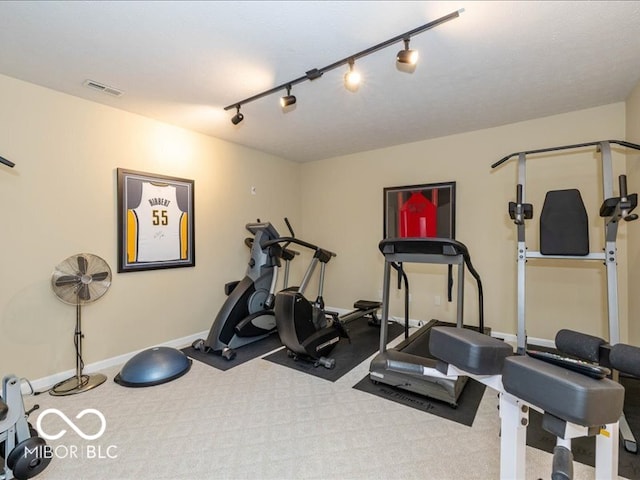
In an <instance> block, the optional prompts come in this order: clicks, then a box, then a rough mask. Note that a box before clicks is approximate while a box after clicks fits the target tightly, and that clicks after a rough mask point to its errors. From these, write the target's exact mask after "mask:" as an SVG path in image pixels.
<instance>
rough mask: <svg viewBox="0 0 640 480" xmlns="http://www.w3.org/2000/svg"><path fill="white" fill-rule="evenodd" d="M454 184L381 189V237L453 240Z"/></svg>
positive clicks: (444, 183)
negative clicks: (382, 197) (382, 212)
mask: <svg viewBox="0 0 640 480" xmlns="http://www.w3.org/2000/svg"><path fill="white" fill-rule="evenodd" d="M455 215H456V182H443V183H426V184H422V185H406V186H402V187H387V188H385V189H384V218H383V223H384V232H383V234H384V237H383V238H409V237H411V238H415V237H419V238H424V237H439V238H451V239H454V238H455V225H456V217H455Z"/></svg>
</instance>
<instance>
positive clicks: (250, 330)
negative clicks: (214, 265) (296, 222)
mask: <svg viewBox="0 0 640 480" xmlns="http://www.w3.org/2000/svg"><path fill="white" fill-rule="evenodd" d="M285 222H286V224H287V226H288V227H289V229H291V227H290V225H289V221H288V220H287V219H286V218H285ZM246 229H247V230H248V231H249V232H251V233H252V234H253V238H246V239H245V244H246V245H247V246H248V247H249V248H250V249H251V258H250V260H249V265H248V267H247V271H246V274H245V277H244V278H243V279H242V280H239V281H235V282H230V283H227V284H226V285H225V293H226V294H227V299H226V300H225V302H224V304H223V305H222V307H221V308H220V311H219V312H218V314H217V316H216V318H215V320H214V321H213V325H211V329H210V331H209V336H208V337H207V339H206V340H204V339H198V340H196V341H194V342H193V344H192V346H193V348H195V349H196V350H199V351H201V352H210V353H214V354H217V355H221V356H222V357H223V358H225V359H226V360H233V359H234V358H235V356H236V352H235V349H237V348H239V347H242V346H244V345H247V344H250V343H253V342H257V341H259V340H262V339H263V338H266V337H267V336H269V335H270V334H272V333H274V332H275V329H276V320H275V316H274V312H273V302H274V298H275V295H274V294H275V290H276V284H277V281H278V269H279V267H280V265H281V263H280V260H281V259H282V260H284V261H285V273H284V282H285V286H286V283H287V281H288V277H289V264H290V261H291V260H292V259H293V258H294V257H295V255H296V254H297V252H294V251H292V250H287V249H286V247H283V246H281V245H280V244H279V243H278V242H277V241H276V242H274V240H277V239H279V238H280V235H279V234H278V231H277V230H276V229H275V228H274V227H273V225H272V224H271V223H269V222H260V220H259V219H258V221H257V222H256V223H248V224H247V225H246Z"/></svg>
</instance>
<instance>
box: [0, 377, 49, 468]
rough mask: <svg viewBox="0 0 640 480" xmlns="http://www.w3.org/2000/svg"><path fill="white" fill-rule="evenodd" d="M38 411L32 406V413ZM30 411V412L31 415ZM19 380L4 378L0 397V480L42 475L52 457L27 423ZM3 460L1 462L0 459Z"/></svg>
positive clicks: (45, 445) (41, 439) (16, 378)
mask: <svg viewBox="0 0 640 480" xmlns="http://www.w3.org/2000/svg"><path fill="white" fill-rule="evenodd" d="M36 408H38V407H37V406H35V407H34V408H33V410H35V409H36ZM33 410H32V411H33ZM29 413H31V412H25V411H24V403H23V401H22V392H21V390H20V380H19V379H18V377H16V376H15V375H7V376H6V377H4V379H3V381H2V397H0V479H2V480H11V479H12V478H17V479H18V480H24V479H27V478H32V477H35V476H36V475H38V474H39V473H40V472H42V471H43V470H44V469H45V468H47V465H49V462H51V457H52V455H50V454H48V453H50V450H48V449H47V444H46V442H45V441H44V439H43V438H41V437H39V436H38V434H37V432H36V431H35V430H34V429H32V428H31V425H29V423H28V422H27V417H28V415H29ZM3 458H4V459H3Z"/></svg>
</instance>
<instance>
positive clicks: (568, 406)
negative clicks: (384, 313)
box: [429, 327, 624, 427]
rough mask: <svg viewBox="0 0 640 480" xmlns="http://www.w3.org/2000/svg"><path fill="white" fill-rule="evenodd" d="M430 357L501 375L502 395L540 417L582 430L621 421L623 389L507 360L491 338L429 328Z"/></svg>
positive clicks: (507, 350)
mask: <svg viewBox="0 0 640 480" xmlns="http://www.w3.org/2000/svg"><path fill="white" fill-rule="evenodd" d="M429 350H430V352H431V353H432V354H433V356H434V357H436V358H438V359H440V360H441V361H443V362H445V363H449V364H451V365H453V366H455V367H457V368H459V369H461V370H464V371H466V372H469V373H471V374H474V375H502V385H503V387H504V389H505V391H506V392H508V393H510V394H511V395H513V396H515V397H517V398H519V399H521V400H523V401H524V402H527V403H530V404H531V405H534V406H536V407H538V408H540V409H541V410H544V411H545V412H546V413H549V414H551V415H553V416H555V417H558V418H560V419H562V420H565V421H567V422H571V423H574V424H577V425H581V426H584V427H592V426H600V425H606V424H609V423H615V422H617V421H618V420H619V418H620V416H621V415H622V406H623V403H624V387H622V385H620V384H619V383H617V382H614V381H612V380H609V379H608V378H604V379H601V380H597V379H594V378H591V377H588V376H586V375H583V374H581V373H577V372H573V371H571V370H568V369H566V368H562V367H559V366H556V365H551V364H550V363H547V362H543V361H542V360H538V359H535V358H531V357H527V356H523V355H513V349H512V348H511V347H510V346H509V345H508V344H506V343H504V342H503V341H501V340H498V339H497V338H492V337H490V336H488V335H483V334H481V333H479V332H476V331H474V330H469V329H466V328H455V327H434V328H433V329H432V332H431V339H430V342H429Z"/></svg>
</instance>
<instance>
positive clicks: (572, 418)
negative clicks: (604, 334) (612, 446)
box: [502, 356, 624, 427]
mask: <svg viewBox="0 0 640 480" xmlns="http://www.w3.org/2000/svg"><path fill="white" fill-rule="evenodd" d="M502 384H503V386H504V389H505V390H506V391H507V392H509V393H510V394H512V395H514V396H516V397H518V398H521V399H522V400H524V401H525V402H528V403H531V404H533V405H535V406H537V407H539V408H541V409H543V410H544V411H545V412H547V413H550V414H551V415H554V416H556V417H558V418H561V419H563V420H566V421H568V422H571V423H575V424H577V425H582V426H584V427H591V426H598V425H606V424H608V423H615V422H617V421H618V420H619V419H620V416H621V415H622V406H623V403H624V387H623V386H622V385H620V384H619V383H617V382H614V381H613V380H609V379H608V378H603V379H601V380H597V379H594V378H591V377H588V376H586V375H583V374H581V373H578V372H573V371H571V370H568V369H566V368H562V367H559V366H557V365H552V364H550V363H547V362H543V361H542V360H537V359H535V358H531V357H527V356H514V357H511V358H507V359H505V362H504V368H503V370H502Z"/></svg>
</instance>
